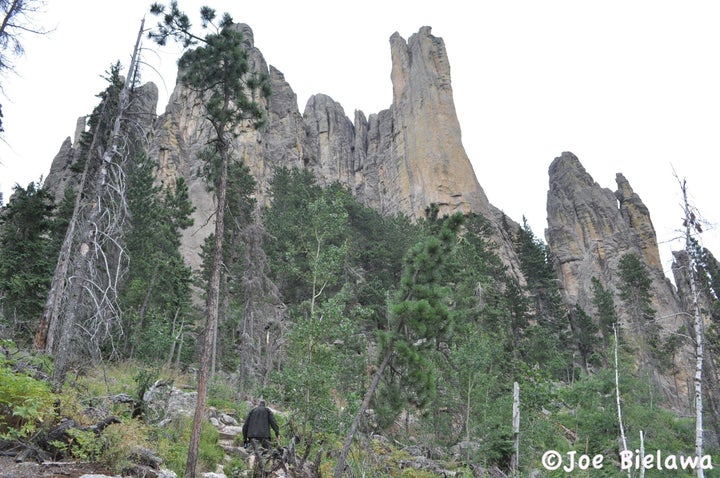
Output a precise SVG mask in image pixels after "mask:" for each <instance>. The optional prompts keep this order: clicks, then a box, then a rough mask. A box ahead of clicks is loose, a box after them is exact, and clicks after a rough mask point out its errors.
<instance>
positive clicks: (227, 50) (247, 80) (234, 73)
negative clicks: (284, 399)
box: [150, 1, 270, 477]
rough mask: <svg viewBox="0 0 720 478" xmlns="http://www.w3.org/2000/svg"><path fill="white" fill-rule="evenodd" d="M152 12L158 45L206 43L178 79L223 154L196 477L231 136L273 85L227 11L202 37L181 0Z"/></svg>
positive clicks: (204, 20) (254, 118)
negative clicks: (254, 63) (257, 71)
mask: <svg viewBox="0 0 720 478" xmlns="http://www.w3.org/2000/svg"><path fill="white" fill-rule="evenodd" d="M151 12H152V13H153V14H155V15H159V16H162V22H161V23H159V24H158V26H157V29H156V30H155V31H154V32H151V33H150V37H151V38H153V39H154V40H155V41H156V42H157V43H158V44H160V45H163V44H165V43H166V42H167V40H168V39H173V40H176V41H179V42H180V43H182V45H183V46H185V47H189V46H191V45H194V44H197V43H200V44H201V46H199V47H197V48H195V49H194V50H189V51H187V52H186V53H185V54H184V55H183V56H182V57H181V58H180V61H179V62H178V66H179V68H180V74H179V80H180V81H181V82H182V83H183V84H184V85H185V86H187V87H188V88H189V89H191V90H193V91H194V92H196V93H197V95H198V97H199V98H202V101H203V106H204V109H205V117H206V119H207V120H208V122H209V123H210V124H211V125H212V128H213V130H214V137H213V139H212V147H213V148H214V149H215V153H217V155H218V156H219V158H220V171H219V176H218V184H217V189H216V196H217V207H216V210H215V244H214V246H213V259H212V264H213V265H212V273H211V277H210V283H209V290H208V299H207V322H206V326H205V333H204V341H203V345H202V354H201V358H200V370H199V371H198V400H197V406H196V409H195V417H194V420H193V430H192V435H191V438H190V446H189V451H188V460H187V466H186V469H185V475H186V476H190V477H194V476H195V467H196V464H197V453H198V447H199V444H200V430H201V424H202V420H203V417H204V413H205V400H206V395H207V376H208V373H209V370H210V366H211V360H212V351H213V348H214V343H215V337H216V334H217V326H218V314H219V309H220V279H221V277H220V275H221V268H222V263H223V239H224V237H225V229H224V228H225V208H226V201H227V197H226V194H227V184H228V167H229V164H230V161H231V156H232V148H231V141H232V138H233V136H234V135H235V134H236V132H237V129H238V128H243V127H244V128H247V127H249V126H251V125H252V126H258V125H260V124H262V122H263V119H264V115H263V110H262V108H261V106H260V104H259V103H258V102H257V100H258V95H260V96H268V95H269V94H270V89H269V83H268V82H267V81H266V80H267V78H266V77H258V76H256V75H253V74H251V72H250V65H249V62H248V52H247V51H246V48H245V46H244V44H243V35H242V33H241V32H240V31H239V30H238V29H237V28H234V27H233V21H232V17H231V16H230V15H229V14H228V13H225V14H224V15H223V16H222V18H221V19H220V22H219V23H218V25H217V26H215V24H214V22H215V20H216V12H215V10H213V9H212V8H210V7H206V6H205V7H202V8H201V9H200V19H201V24H202V27H203V29H206V30H207V29H208V28H213V29H214V30H215V31H214V32H212V33H208V34H207V35H206V36H205V37H204V38H203V37H199V36H196V35H195V34H194V33H193V32H192V24H191V22H190V19H189V17H188V16H187V15H186V14H185V13H183V12H181V11H180V10H179V8H178V4H177V2H175V1H172V2H170V7H169V10H168V11H166V8H165V6H164V5H161V4H158V3H154V4H153V5H152V7H151Z"/></svg>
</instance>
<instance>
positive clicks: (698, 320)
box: [680, 180, 705, 478]
mask: <svg viewBox="0 0 720 478" xmlns="http://www.w3.org/2000/svg"><path fill="white" fill-rule="evenodd" d="M680 190H681V191H682V198H683V204H682V206H683V212H684V218H683V226H684V227H685V237H684V239H685V252H686V253H687V255H688V260H689V264H688V275H689V278H690V292H691V299H692V314H693V325H694V331H695V337H694V338H695V378H694V385H695V454H696V456H697V459H698V462H700V461H701V460H702V456H703V360H704V351H703V335H704V321H703V317H702V314H701V313H700V301H699V293H698V287H697V283H696V278H695V267H696V264H695V259H694V257H695V256H694V255H693V253H692V238H693V233H694V232H695V231H697V232H698V233H700V232H702V226H700V223H699V220H698V219H699V213H697V211H696V210H695V209H694V208H693V207H691V206H690V203H689V200H688V195H687V181H686V180H682V181H681V182H680ZM696 476H697V477H698V478H703V477H704V476H705V472H704V470H703V467H702V466H698V467H697V469H696Z"/></svg>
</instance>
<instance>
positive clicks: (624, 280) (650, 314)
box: [618, 252, 661, 366]
mask: <svg viewBox="0 0 720 478" xmlns="http://www.w3.org/2000/svg"><path fill="white" fill-rule="evenodd" d="M618 272H619V276H620V285H619V289H620V298H621V299H622V301H623V304H624V306H625V309H626V311H627V313H628V316H629V320H630V324H629V326H630V328H631V330H634V331H635V332H636V334H635V335H636V337H637V338H638V340H639V342H638V346H639V347H640V350H639V355H640V360H641V362H642V364H643V366H646V365H648V364H649V360H650V358H651V357H652V356H656V358H661V357H658V356H657V355H658V347H659V345H660V344H659V341H658V340H659V327H658V325H657V323H656V322H655V310H654V309H653V307H652V295H651V289H650V287H651V285H652V279H651V278H650V274H649V273H648V271H647V268H646V267H645V265H644V264H643V263H642V261H641V260H640V257H639V256H638V255H637V254H635V253H634V252H629V253H627V254H625V255H623V256H622V257H621V258H620V262H619V263H618Z"/></svg>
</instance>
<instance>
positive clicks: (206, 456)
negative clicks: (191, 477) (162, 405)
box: [152, 417, 224, 475]
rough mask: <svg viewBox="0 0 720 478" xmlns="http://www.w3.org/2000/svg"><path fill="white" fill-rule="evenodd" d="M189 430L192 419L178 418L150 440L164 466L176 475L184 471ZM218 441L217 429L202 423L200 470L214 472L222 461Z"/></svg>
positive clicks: (154, 434) (155, 432)
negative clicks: (154, 445) (153, 443)
mask: <svg viewBox="0 0 720 478" xmlns="http://www.w3.org/2000/svg"><path fill="white" fill-rule="evenodd" d="M191 430H192V418H191V417H178V418H175V419H173V420H172V422H170V423H169V424H168V425H167V426H165V427H163V428H158V429H156V430H155V431H154V433H153V437H152V438H153V441H154V442H155V444H156V449H157V451H158V454H159V455H160V457H161V458H162V459H163V460H164V461H165V463H166V466H167V467H168V468H169V469H171V470H172V471H174V472H175V473H177V474H178V475H182V474H183V472H184V470H185V463H186V459H187V453H188V445H187V444H188V443H189V442H190V432H191ZM219 440H220V434H219V433H218V431H217V429H216V428H215V427H214V426H212V425H211V424H210V423H209V422H207V421H205V422H203V426H202V433H201V435H200V449H199V451H198V464H199V468H200V469H201V470H205V471H214V470H215V467H216V466H217V464H218V463H219V462H220V460H222V458H223V456H224V453H223V450H222V448H220V446H219V445H218V442H219Z"/></svg>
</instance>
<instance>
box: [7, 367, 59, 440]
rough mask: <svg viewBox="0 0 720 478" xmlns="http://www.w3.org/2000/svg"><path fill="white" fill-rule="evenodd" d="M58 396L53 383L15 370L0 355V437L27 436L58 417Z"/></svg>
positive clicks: (23, 437)
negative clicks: (56, 406)
mask: <svg viewBox="0 0 720 478" xmlns="http://www.w3.org/2000/svg"><path fill="white" fill-rule="evenodd" d="M57 400H58V397H57V396H56V395H55V394H54V393H53V392H52V391H51V388H50V384H49V383H47V382H44V381H42V380H37V379H35V378H33V377H31V376H29V375H26V374H23V373H18V372H15V371H14V370H13V368H12V364H11V363H9V362H8V361H7V360H5V359H4V358H2V357H0V437H2V438H9V439H14V438H18V439H27V438H29V437H31V436H32V435H34V434H35V432H36V431H37V430H38V429H39V428H40V427H42V426H49V425H50V424H52V423H53V421H54V419H55V402H56V401H57Z"/></svg>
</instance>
